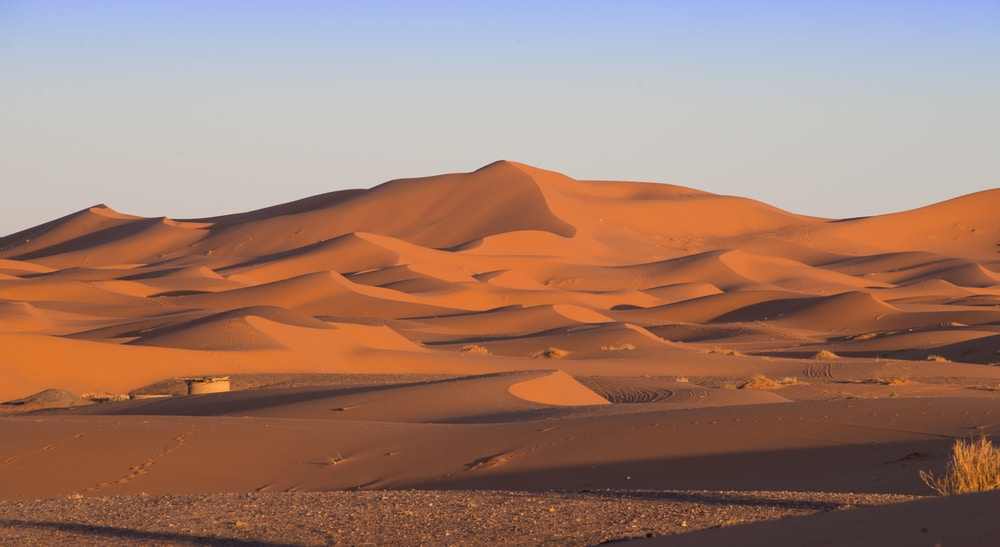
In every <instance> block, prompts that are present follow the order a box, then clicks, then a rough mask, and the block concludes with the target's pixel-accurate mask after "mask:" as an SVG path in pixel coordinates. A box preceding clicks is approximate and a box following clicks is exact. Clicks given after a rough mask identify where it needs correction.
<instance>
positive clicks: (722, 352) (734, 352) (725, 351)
mask: <svg viewBox="0 0 1000 547" xmlns="http://www.w3.org/2000/svg"><path fill="white" fill-rule="evenodd" d="M706 353H710V354H712V355H733V356H741V355H743V353H741V352H739V351H737V350H735V349H723V348H712V349H710V350H708V351H707V352H706Z"/></svg>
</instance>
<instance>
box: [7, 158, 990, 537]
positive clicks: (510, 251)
mask: <svg viewBox="0 0 1000 547" xmlns="http://www.w3.org/2000/svg"><path fill="white" fill-rule="evenodd" d="M861 199H863V197H862V198H861ZM997 210H1000V190H992V191H986V192H981V193H979V194H974V195H970V196H964V197H958V198H956V199H953V200H950V201H947V202H943V203H939V204H934V205H930V206H928V207H924V208H921V209H916V210H912V211H905V212H901V213H895V214H889V215H883V216H876V217H869V218H859V219H846V220H829V219H820V218H813V217H805V216H800V215H795V214H791V213H788V212H785V211H781V210H779V209H776V208H773V207H771V206H768V205H766V204H763V203H759V202H755V201H752V200H748V199H744V198H738V197H730V196H719V195H714V194H709V193H705V192H700V191H697V190H693V189H689V188H683V187H678V186H671V185H666V184H649V183H634V182H611V181H578V180H573V179H570V178H568V177H565V176H563V175H560V174H558V173H554V172H550V171H545V170H542V169H537V168H534V167H530V166H526V165H523V164H518V163H513V162H507V161H501V162H497V163H494V164H491V165H488V166H486V167H484V168H482V169H480V170H478V171H475V172H473V173H463V174H453V175H442V176H436V177H427V178H420V179H405V180H396V181H391V182H388V183H385V184H383V185H380V186H378V187H376V188H373V189H371V190H352V191H344V192H334V193H331V194H325V195H320V196H315V197H311V198H306V199H303V200H300V201H297V202H292V203H288V204H283V205H278V206H275V207H271V208H268V209H264V210H259V211H251V212H248V213H241V214H235V215H228V216H223V217H215V218H207V219H193V220H172V219H168V218H142V217H135V216H131V215H126V214H122V213H118V212H115V211H114V210H112V209H110V208H108V207H106V206H103V205H99V206H95V207H92V208H89V209H86V210H84V211H80V212H79V213H75V214H72V215H69V216H67V217H64V218H60V219H57V220H54V221H52V222H49V223H47V224H43V225H41V226H37V227H34V228H30V229H28V230H24V231H22V232H19V233H16V234H12V235H9V236H6V237H3V238H0V401H8V402H7V403H5V404H3V405H0V539H2V540H3V542H5V543H16V544H32V543H34V544H39V545H42V544H52V543H68V542H76V543H82V544H87V543H90V544H102V543H106V542H141V543H146V544H154V545H159V544H162V545H177V544H219V545H249V544H270V545H300V544H301V545H323V544H336V543H341V544H365V543H374V544H465V545H470V544H517V545H530V544H553V545H556V544H571V545H592V544H596V543H601V542H606V541H615V540H621V539H626V538H629V539H635V540H637V541H641V542H648V543H649V544H665V545H673V544H678V545H686V544H689V543H690V544H698V545H710V544H718V545H731V544H734V542H735V543H743V544H752V543H753V542H756V543H755V544H759V545H773V544H782V542H784V543H783V544H789V545H802V544H817V545H821V544H826V545H828V544H848V543H852V544H864V542H868V543H867V544H870V545H885V544H893V543H895V544H908V545H913V544H927V545H934V544H936V543H940V544H944V545H949V544H954V545H959V544H965V545H967V544H989V543H991V539H992V538H995V537H996V534H997V533H998V532H1000V524H997V520H996V519H994V518H990V516H989V515H986V514H985V513H984V512H983V511H982V508H983V507H989V506H995V505H996V503H997V501H998V500H997V498H996V495H994V494H989V493H988V494H982V495H970V496H953V497H948V498H938V497H933V498H929V496H931V495H932V494H933V492H932V491H931V490H930V489H928V488H927V487H926V486H925V485H924V484H923V483H922V482H921V480H920V479H919V476H918V472H919V471H920V470H924V469H926V470H933V471H935V472H941V471H942V470H943V468H944V465H945V463H946V459H947V454H948V451H949V449H950V446H951V444H952V443H953V442H954V440H955V439H957V438H964V437H969V436H971V435H978V434H985V435H987V436H992V437H996V436H997V435H1000V366H996V365H997V364H998V363H1000V353H998V352H1000V273H998V272H1000V254H998V250H1000V247H998V245H1000V216H998V215H997V214H996V211H997ZM222 377H227V378H228V381H229V383H230V387H231V390H230V391H228V392H220V393H208V394H196V395H188V394H187V389H188V388H187V384H186V383H185V381H184V380H185V379H191V378H222ZM785 517H789V518H785ZM791 517H794V518H791ZM758 521H760V522H758Z"/></svg>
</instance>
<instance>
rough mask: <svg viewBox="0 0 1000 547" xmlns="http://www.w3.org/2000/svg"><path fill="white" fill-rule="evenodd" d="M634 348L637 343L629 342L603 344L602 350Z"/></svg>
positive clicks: (628, 349)
mask: <svg viewBox="0 0 1000 547" xmlns="http://www.w3.org/2000/svg"><path fill="white" fill-rule="evenodd" d="M634 349H635V345H633V344H629V343H628V342H622V343H618V344H611V345H610V346H601V350H602V351H632V350H634Z"/></svg>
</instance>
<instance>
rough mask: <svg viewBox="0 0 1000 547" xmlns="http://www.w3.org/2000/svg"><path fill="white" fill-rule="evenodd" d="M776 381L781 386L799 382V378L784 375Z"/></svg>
mask: <svg viewBox="0 0 1000 547" xmlns="http://www.w3.org/2000/svg"><path fill="white" fill-rule="evenodd" d="M778 383H779V384H781V385H783V386H793V385H795V384H797V383H799V379H798V378H796V377H795V376H785V377H784V378H782V379H781V380H779V381H778Z"/></svg>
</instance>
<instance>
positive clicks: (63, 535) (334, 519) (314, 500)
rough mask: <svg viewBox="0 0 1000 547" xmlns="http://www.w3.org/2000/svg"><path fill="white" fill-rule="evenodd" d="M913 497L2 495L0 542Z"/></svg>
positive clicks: (146, 539)
mask: <svg viewBox="0 0 1000 547" xmlns="http://www.w3.org/2000/svg"><path fill="white" fill-rule="evenodd" d="M912 499H916V498H915V497H914V496H899V495H877V494H876V495H873V494H839V493H837V494H831V493H802V492H699V491H591V492H495V491H422V490H400V491H355V492H287V493H264V494H199V495H167V496H123V497H108V498H75V499H72V498H71V499H48V500H34V501H0V544H2V545H46V546H47V545H69V544H72V545H107V544H133V545H134V544H142V545H154V546H160V545H163V546H166V545H227V546H241V545H263V546H288V545H596V544H600V543H607V542H615V541H622V540H627V539H633V538H645V537H653V536H664V535H670V534H679V533H684V532H689V531H694V530H699V529H703V528H711V527H717V526H732V525H736V524H742V523H747V522H754V521H759V520H769V519H777V518H784V517H792V516H801V515H808V514H812V513H816V512H821V511H835V510H841V509H848V508H850V507H855V506H863V505H879V504H885V503H896V502H901V501H909V500H912Z"/></svg>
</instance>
